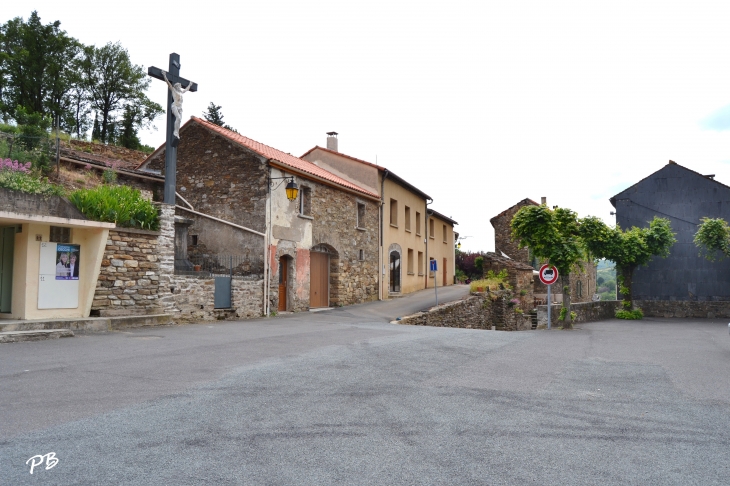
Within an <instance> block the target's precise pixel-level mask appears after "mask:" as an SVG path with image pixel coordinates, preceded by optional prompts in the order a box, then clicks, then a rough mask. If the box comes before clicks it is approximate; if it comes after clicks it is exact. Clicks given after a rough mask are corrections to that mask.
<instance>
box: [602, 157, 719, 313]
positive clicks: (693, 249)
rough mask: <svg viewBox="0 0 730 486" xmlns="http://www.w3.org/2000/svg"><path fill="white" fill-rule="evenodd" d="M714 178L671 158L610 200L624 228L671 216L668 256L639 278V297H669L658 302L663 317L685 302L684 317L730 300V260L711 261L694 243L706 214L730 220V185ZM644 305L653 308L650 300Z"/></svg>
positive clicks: (642, 269) (643, 270)
mask: <svg viewBox="0 0 730 486" xmlns="http://www.w3.org/2000/svg"><path fill="white" fill-rule="evenodd" d="M714 177H715V176H714V175H703V174H700V173H698V172H695V171H693V170H690V169H688V168H686V167H682V166H681V165H679V164H677V163H675V162H673V161H669V163H668V164H667V165H665V166H664V167H662V168H661V169H659V170H658V171H656V172H654V173H653V174H651V175H649V176H647V177H645V178H644V179H642V180H640V181H639V182H637V183H636V184H634V185H633V186H631V187H629V188H628V189H625V190H624V191H621V192H620V193H618V194H616V195H615V196H613V197H612V198H611V199H610V201H611V204H612V205H613V206H614V207H615V208H616V224H618V225H619V226H621V228H624V229H628V228H631V227H633V226H636V227H640V228H641V227H647V226H648V225H649V222H650V221H651V220H652V219H654V217H655V216H657V217H661V218H668V219H669V221H670V223H671V226H672V231H673V232H674V233H675V234H676V235H675V238H676V239H677V242H676V243H675V244H674V246H672V248H671V249H670V253H669V256H668V257H667V258H654V259H652V260H651V261H650V262H649V264H648V265H647V266H645V267H639V268H637V269H636V270H635V272H634V276H633V286H632V294H633V298H634V300H637V301H666V305H664V306H660V305H659V302H657V304H655V305H654V306H655V307H656V308H657V309H659V308H661V313H660V314H661V315H674V314H672V312H673V311H672V310H671V308H679V307H681V306H682V305H684V307H686V308H687V310H686V313H683V314H681V315H702V316H706V315H707V312H704V313H703V312H700V313H699V314H694V313H693V312H694V311H693V310H692V309H700V308H701V307H703V305H704V304H702V302H705V303H708V302H711V301H715V302H717V301H730V277H728V276H729V275H730V261H728V260H720V261H713V262H711V261H708V260H706V259H705V258H703V257H701V256H699V249H698V248H697V246H695V244H694V241H693V240H694V235H695V233H696V232H697V226H698V225H699V223H700V222H701V219H702V218H705V217H707V218H723V219H725V220H726V221H730V187H728V186H726V185H725V184H722V183H720V182H718V181H716V180H715V179H714ZM672 302H673V303H675V304H676V305H675V304H671V303H672ZM683 302H684V303H685V304H682V303H683ZM670 304H671V305H670ZM639 305H640V306H641V307H642V308H643V309H644V310H645V311H646V310H647V309H649V303H648V302H647V303H641V304H639ZM713 312H715V311H713ZM715 314H716V315H722V314H723V312H719V311H717V312H715Z"/></svg>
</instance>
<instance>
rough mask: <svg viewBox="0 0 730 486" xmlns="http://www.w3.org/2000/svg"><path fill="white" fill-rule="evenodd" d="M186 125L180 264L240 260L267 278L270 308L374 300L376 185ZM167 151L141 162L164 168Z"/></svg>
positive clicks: (210, 127) (180, 171) (200, 123)
mask: <svg viewBox="0 0 730 486" xmlns="http://www.w3.org/2000/svg"><path fill="white" fill-rule="evenodd" d="M180 134H181V137H180V145H179V147H178V156H177V159H178V162H177V196H178V197H177V204H176V216H177V218H176V232H177V233H178V234H180V235H182V234H184V235H185V237H184V238H183V239H184V240H185V241H184V242H181V243H183V244H180V245H178V246H184V247H185V248H182V247H181V248H176V261H177V262H178V263H177V264H176V265H178V269H180V270H190V268H187V267H185V268H183V267H184V266H185V264H184V262H185V261H186V260H192V261H193V262H194V261H195V258H203V257H204V258H208V259H211V258H218V261H222V262H223V263H225V261H227V260H226V259H227V258H230V259H231V261H235V262H240V266H242V267H245V272H243V273H245V275H247V276H249V277H251V278H262V279H263V281H264V282H265V284H264V289H263V299H264V314H268V313H269V312H271V311H276V310H279V311H300V310H306V309H309V308H317V307H332V306H341V305H350V304H355V303H360V302H366V301H370V300H375V299H377V297H378V224H379V203H380V197H379V196H378V194H377V193H376V192H375V191H373V190H371V189H370V188H367V187H363V186H361V185H358V184H355V183H353V182H351V181H348V180H345V179H344V178H342V177H339V176H338V175H335V174H333V173H332V172H330V171H327V170H325V169H323V168H321V167H318V166H316V165H315V164H312V163H311V162H308V161H305V160H303V159H300V158H297V157H294V156H292V155H290V154H287V153H284V152H282V151H280V150H277V149H274V148H272V147H269V146H267V145H264V144H262V143H259V142H256V141H254V140H251V139H249V138H247V137H244V136H242V135H240V134H238V133H235V132H233V131H230V130H227V129H225V128H222V127H219V126H217V125H214V124H212V123H209V122H207V121H205V120H201V119H199V118H196V117H192V118H191V119H190V120H189V121H188V122H187V123H186V124H185V125H184V126H183V127H181V129H180ZM164 157H165V146H164V145H163V146H161V147H160V148H159V149H158V150H156V151H155V152H154V153H153V154H151V155H150V156H149V157H148V158H147V159H146V160H145V161H144V162H143V163H142V164H140V165H139V167H138V169H140V170H142V171H147V172H151V173H157V174H163V175H164ZM290 182H295V183H296V184H297V185H298V189H299V194H298V197H297V198H296V200H294V201H290V200H289V199H288V198H287V194H286V191H285V186H286V185H288V184H289V183H290ZM184 243H187V244H186V245H185V244H184ZM185 252H187V253H186V254H185ZM223 256H225V258H222V259H221V258H220V257H223ZM234 257H235V260H234ZM191 267H194V265H191ZM232 271H233V269H232Z"/></svg>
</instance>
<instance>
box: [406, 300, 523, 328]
mask: <svg viewBox="0 0 730 486" xmlns="http://www.w3.org/2000/svg"><path fill="white" fill-rule="evenodd" d="M511 298H512V294H511V293H510V292H507V291H498V292H484V293H475V294H472V295H470V296H469V297H467V298H466V299H464V300H460V301H457V302H449V303H447V304H442V305H439V306H436V307H433V308H431V309H429V310H428V311H427V312H419V313H417V314H413V315H411V316H406V317H403V318H401V320H400V321H398V322H399V323H400V324H408V325H412V326H435V327H459V328H463V329H491V328H492V326H494V327H495V329H496V330H499V331H526V330H529V329H532V323H531V321H530V316H528V315H526V314H519V313H517V312H515V307H514V306H512V305H510V304H509V301H510V299H511Z"/></svg>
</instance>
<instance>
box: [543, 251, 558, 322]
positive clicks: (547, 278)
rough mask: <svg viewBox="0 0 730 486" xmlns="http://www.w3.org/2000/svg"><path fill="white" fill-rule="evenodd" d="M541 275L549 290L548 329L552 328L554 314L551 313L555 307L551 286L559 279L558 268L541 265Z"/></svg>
mask: <svg viewBox="0 0 730 486" xmlns="http://www.w3.org/2000/svg"><path fill="white" fill-rule="evenodd" d="M539 277H540V282H542V283H544V284H545V285H547V288H548V291H547V311H548V327H547V328H548V329H551V328H552V315H551V309H552V307H553V305H552V304H553V299H552V297H551V295H550V288H551V287H552V286H553V284H554V283H555V282H557V281H558V269H557V268H555V267H554V266H553V265H550V264H545V265H543V266H541V267H540V271H539Z"/></svg>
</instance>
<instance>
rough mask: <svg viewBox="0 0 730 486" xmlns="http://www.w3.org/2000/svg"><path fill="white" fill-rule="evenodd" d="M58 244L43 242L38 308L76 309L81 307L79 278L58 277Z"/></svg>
mask: <svg viewBox="0 0 730 486" xmlns="http://www.w3.org/2000/svg"><path fill="white" fill-rule="evenodd" d="M57 246H58V243H47V242H43V243H41V254H40V265H39V271H38V273H39V275H38V308H39V309H76V308H78V307H79V280H78V279H75V280H71V279H63V280H59V279H57V278H56V273H57V271H56V268H57V265H58V264H59V258H58V251H57ZM64 246H69V245H64ZM72 246H75V245H72Z"/></svg>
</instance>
